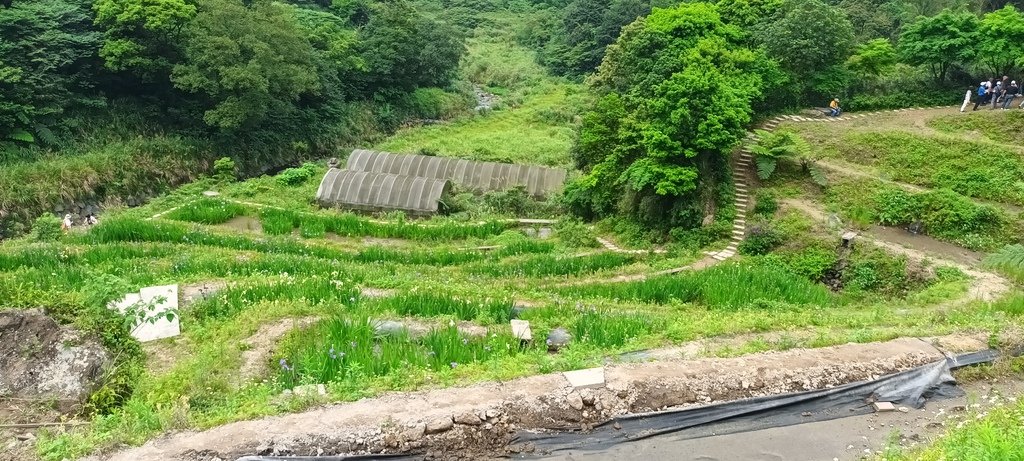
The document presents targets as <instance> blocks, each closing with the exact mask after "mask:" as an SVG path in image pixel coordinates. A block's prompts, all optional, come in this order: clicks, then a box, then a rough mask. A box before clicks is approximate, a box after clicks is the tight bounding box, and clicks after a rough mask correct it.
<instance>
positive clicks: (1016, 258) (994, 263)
mask: <svg viewBox="0 0 1024 461" xmlns="http://www.w3.org/2000/svg"><path fill="white" fill-rule="evenodd" d="M985 267H988V268H990V269H995V270H998V271H1000V272H1002V273H1004V274H1006V275H1008V276H1010V277H1013V278H1015V279H1016V280H1017V281H1018V282H1020V281H1024V245H1021V244H1019V243H1018V244H1013V245H1006V246H1004V247H1003V248H1002V249H1000V250H999V251H997V252H995V253H992V254H990V255H988V257H987V258H985Z"/></svg>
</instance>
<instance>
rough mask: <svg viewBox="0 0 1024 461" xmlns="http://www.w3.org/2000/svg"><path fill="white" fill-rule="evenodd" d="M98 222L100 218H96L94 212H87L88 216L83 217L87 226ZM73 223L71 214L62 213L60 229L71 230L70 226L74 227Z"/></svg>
mask: <svg viewBox="0 0 1024 461" xmlns="http://www.w3.org/2000/svg"><path fill="white" fill-rule="evenodd" d="M98 222H100V220H99V219H97V218H96V215H94V214H89V215H88V216H86V217H85V224H86V225H88V226H92V225H94V224H96V223H98ZM74 225H75V222H74V221H72V220H71V215H70V214H66V215H64V219H63V220H61V222H60V230H62V231H64V232H69V231H71V228H72V227H74Z"/></svg>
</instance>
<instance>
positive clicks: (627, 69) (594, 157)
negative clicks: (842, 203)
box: [567, 3, 774, 227]
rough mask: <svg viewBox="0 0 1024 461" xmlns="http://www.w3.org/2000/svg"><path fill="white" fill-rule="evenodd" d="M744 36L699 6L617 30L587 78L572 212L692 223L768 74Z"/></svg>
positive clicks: (696, 220)
mask: <svg viewBox="0 0 1024 461" xmlns="http://www.w3.org/2000/svg"><path fill="white" fill-rule="evenodd" d="M742 36H743V34H742V31H741V30H740V29H739V28H737V27H735V26H732V25H727V24H725V23H724V22H723V21H722V19H721V17H720V16H719V14H718V11H717V10H716V8H715V7H714V6H712V5H709V4H705V3H695V4H683V5H680V6H678V7H676V8H672V9H655V10H654V12H652V13H651V15H649V16H647V17H646V18H644V19H641V20H638V21H636V22H634V23H633V24H631V25H629V26H628V27H626V28H625V29H623V33H622V36H621V37H620V38H619V39H618V41H617V42H616V43H615V44H614V45H612V46H610V47H609V48H608V53H607V56H606V57H605V60H604V62H603V63H602V64H601V67H600V69H599V71H598V73H597V75H596V76H595V78H594V80H593V90H594V91H596V92H597V93H598V94H599V99H598V102H597V103H596V104H595V105H594V106H593V107H592V108H591V109H590V110H589V111H588V112H587V113H586V114H585V115H584V117H583V124H582V127H581V128H580V133H579V140H578V142H577V144H576V146H575V149H574V156H575V159H576V162H577V163H578V165H579V166H580V167H581V168H582V169H583V170H584V171H585V175H584V176H583V177H582V178H580V179H579V180H578V181H576V182H575V183H573V184H572V185H570V187H569V189H568V191H567V197H568V200H569V201H570V204H571V205H572V207H573V209H574V210H576V211H577V212H580V213H581V214H584V215H588V216H603V215H609V214H612V213H617V212H621V213H624V214H626V215H628V216H629V217H631V218H634V219H636V220H638V221H640V222H643V223H645V224H647V225H651V226H659V227H676V226H686V227H693V226H696V225H699V223H700V220H701V218H702V216H701V211H702V210H703V209H705V205H706V204H702V203H700V201H699V197H701V196H702V194H701V193H700V190H701V189H703V188H704V187H711V186H713V184H714V183H715V181H716V180H720V179H722V178H721V177H720V175H721V173H722V172H723V171H724V169H725V162H724V160H725V159H726V157H727V154H728V153H729V151H730V149H731V147H732V146H733V145H734V144H735V143H736V141H737V140H738V139H739V137H740V136H741V134H742V133H743V131H744V126H745V124H746V123H748V122H749V121H750V116H751V101H752V100H754V99H756V98H758V97H760V95H761V93H762V91H763V90H764V88H765V86H766V85H767V84H768V81H767V80H766V78H765V76H766V75H773V72H772V71H773V69H774V68H773V66H772V65H771V63H770V61H769V60H768V59H767V58H766V57H765V56H763V55H762V54H760V53H758V52H755V51H751V50H749V49H747V48H745V47H743V46H742V45H741V44H740V42H741V39H742ZM773 81H774V80H773ZM702 186H703V187H702Z"/></svg>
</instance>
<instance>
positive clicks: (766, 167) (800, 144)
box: [750, 130, 828, 187]
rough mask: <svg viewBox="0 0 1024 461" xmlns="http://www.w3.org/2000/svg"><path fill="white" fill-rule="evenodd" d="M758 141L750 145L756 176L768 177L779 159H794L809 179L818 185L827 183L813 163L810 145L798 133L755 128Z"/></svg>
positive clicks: (819, 169) (823, 173) (773, 171)
mask: <svg viewBox="0 0 1024 461" xmlns="http://www.w3.org/2000/svg"><path fill="white" fill-rule="evenodd" d="M757 137H758V139H759V141H758V142H757V144H754V145H753V146H751V148H750V150H751V152H753V153H754V155H755V156H757V176H758V177H759V178H761V179H769V178H771V177H772V174H774V173H775V169H776V168H777V167H778V164H779V161H780V160H788V161H794V162H797V163H799V164H800V166H801V168H803V170H804V171H806V172H808V174H810V176H811V179H812V180H813V181H814V182H815V183H817V184H818V185H820V186H822V187H824V186H826V185H828V179H827V178H826V177H825V172H824V171H823V170H822V169H821V167H819V166H818V165H817V164H815V163H814V159H813V158H811V146H810V144H808V143H807V141H805V140H804V139H803V138H801V137H800V135H798V134H796V133H793V132H792V131H785V130H779V131H774V132H771V131H766V130H757Z"/></svg>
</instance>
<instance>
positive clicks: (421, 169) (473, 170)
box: [346, 149, 566, 197]
mask: <svg viewBox="0 0 1024 461" xmlns="http://www.w3.org/2000/svg"><path fill="white" fill-rule="evenodd" d="M346 167H347V168H348V169H349V170H352V171H371V172H375V173H392V174H399V175H407V176H422V177H425V178H436V179H450V180H452V181H453V182H455V183H456V184H459V185H461V186H465V187H468V188H470V189H472V190H475V191H479V192H486V191H491V190H504V189H509V188H511V187H515V186H523V187H525V188H526V190H527V192H529V193H530V194H531V195H534V196H538V197H540V196H544V195H547V194H549V193H551V192H555V191H558V190H560V189H561V188H562V186H563V185H564V184H565V176H566V171H565V170H563V169H559V168H546V167H542V166H536V165H514V164H510V163H495V162H477V161H473V160H464V159H458V158H450V157H430V156H426V155H411V154H392V153H388V152H379V151H372V150H362V149H356V150H354V151H352V155H350V156H349V157H348V164H347V165H346Z"/></svg>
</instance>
